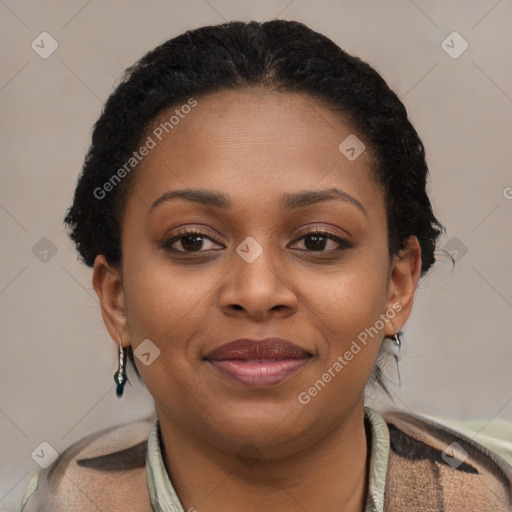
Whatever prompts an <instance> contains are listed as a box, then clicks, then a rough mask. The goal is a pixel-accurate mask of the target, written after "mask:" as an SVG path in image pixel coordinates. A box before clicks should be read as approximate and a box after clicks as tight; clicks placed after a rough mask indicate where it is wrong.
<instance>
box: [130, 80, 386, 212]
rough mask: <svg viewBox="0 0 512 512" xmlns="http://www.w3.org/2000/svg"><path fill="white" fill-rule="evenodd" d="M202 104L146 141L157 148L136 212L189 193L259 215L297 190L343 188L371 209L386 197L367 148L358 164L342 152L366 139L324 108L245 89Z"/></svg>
mask: <svg viewBox="0 0 512 512" xmlns="http://www.w3.org/2000/svg"><path fill="white" fill-rule="evenodd" d="M196 101H197V104H196V105H195V106H194V107H193V108H181V107H180V105H177V106H174V107H172V108H170V109H168V110H167V111H166V112H165V113H163V114H162V115H160V116H159V117H158V119H156V120H155V121H154V122H153V123H152V124H151V126H150V127H149V128H148V130H147V132H146V134H145V137H144V140H147V138H151V140H152V144H151V145H152V146H153V147H152V149H151V150H150V151H149V153H148V154H147V156H145V157H144V159H143V160H142V161H141V162H140V164H139V165H138V167H137V170H136V174H137V176H136V179H135V183H134V187H133V189H132V193H131V194H130V196H132V197H130V199H129V203H130V202H131V203H132V207H136V208H138V209H139V208H144V209H146V210H147V209H148V208H149V207H150V206H151V204H152V202H153V201H154V200H155V199H156V198H157V197H158V196H159V195H161V194H163V193H165V192H167V191H169V190H175V189H185V188H204V189H210V190H220V191H224V192H230V195H231V197H233V198H234V199H235V200H238V206H246V207H257V208H259V209H261V208H264V207H265V206H269V207H270V206H271V203H275V201H276V198H278V197H280V196H282V195H284V194H285V193H289V192H292V191H294V190H305V189H307V190H314V189H317V188H318V189H326V188H329V187H337V188H342V189H343V190H344V191H345V192H347V193H349V194H351V195H353V196H356V197H360V198H364V197H366V200H367V201H369V202H370V203H375V200H371V197H372V196H375V195H376V194H377V195H382V194H381V190H380V187H378V186H377V184H376V180H375V176H374V171H373V169H372V155H371V150H370V148H369V147H368V145H366V147H365V149H364V151H363V152H362V153H361V154H360V155H359V156H358V157H357V158H356V159H353V160H350V159H349V158H347V156H346V154H345V153H343V152H342V151H340V148H339V146H340V143H342V142H343V141H345V140H347V137H349V139H348V140H353V139H351V138H353V137H357V139H354V140H356V141H357V140H359V141H360V142H361V144H363V136H362V135H361V134H360V133H358V132H357V131H356V130H355V128H354V127H353V126H351V124H350V123H348V121H347V120H346V119H344V117H343V116H342V115H341V114H340V113H338V112H334V111H332V110H330V109H329V108H328V107H327V106H326V105H325V104H324V103H322V102H321V101H320V100H317V99H316V98H313V97H311V96H309V95H306V94H300V93H283V92H271V91H268V90H263V89H242V90H231V91H222V92H216V93H213V94H209V95H207V96H202V97H198V98H196ZM171 118H172V119H171ZM361 147H362V145H361ZM361 147H358V148H357V149H358V150H360V149H361ZM374 199H375V198H374ZM377 206H379V205H378V201H377Z"/></svg>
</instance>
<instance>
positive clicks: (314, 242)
mask: <svg viewBox="0 0 512 512" xmlns="http://www.w3.org/2000/svg"><path fill="white" fill-rule="evenodd" d="M302 239H304V241H305V242H304V245H305V247H306V250H307V251H313V252H330V251H336V250H341V249H348V248H350V247H352V244H351V243H350V242H348V241H347V240H345V239H343V238H340V237H339V236H337V235H335V234H333V233H330V232H329V231H325V230H322V229H318V228H316V229H313V230H311V231H308V232H307V233H305V234H303V235H302V236H301V237H300V238H299V239H298V240H302ZM329 241H332V242H336V244H337V245H338V247H331V248H330V249H328V250H327V251H326V250H324V249H325V247H326V244H327V243H328V242H329ZM331 245H332V244H331Z"/></svg>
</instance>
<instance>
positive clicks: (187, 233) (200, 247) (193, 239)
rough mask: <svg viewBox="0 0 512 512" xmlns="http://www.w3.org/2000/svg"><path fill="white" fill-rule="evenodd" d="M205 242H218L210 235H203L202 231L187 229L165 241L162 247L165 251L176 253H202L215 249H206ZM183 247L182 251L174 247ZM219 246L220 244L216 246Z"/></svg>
mask: <svg viewBox="0 0 512 512" xmlns="http://www.w3.org/2000/svg"><path fill="white" fill-rule="evenodd" d="M205 240H209V241H210V242H213V243H215V244H216V242H215V241H214V240H213V239H212V238H210V237H209V236H208V235H206V234H205V233H203V232H202V231H197V230H194V229H187V230H184V231H182V232H181V233H179V234H177V235H175V236H173V237H172V238H170V239H168V240H165V241H164V242H163V243H162V244H161V247H162V248H163V249H166V250H169V251H175V252H182V253H187V252H201V251H211V250H213V247H206V248H205V247H204V245H205ZM175 244H176V245H178V247H179V246H180V245H181V247H182V249H178V248H176V247H173V246H174V245H175ZM216 245H218V244H216Z"/></svg>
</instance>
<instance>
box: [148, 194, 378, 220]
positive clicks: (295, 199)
mask: <svg viewBox="0 0 512 512" xmlns="http://www.w3.org/2000/svg"><path fill="white" fill-rule="evenodd" d="M173 199H184V200H186V201H190V202H192V203H198V204H202V205H204V206H212V207H215V208H221V209H223V210H227V209H229V208H232V207H233V202H232V201H231V199H230V198H229V197H228V196H226V195H224V194H222V193H221V192H214V191H211V190H202V189H184V190H172V191H169V192H166V193H165V194H163V195H161V196H160V197H159V198H158V199H157V200H156V201H155V202H154V203H153V204H152V205H151V207H150V208H149V211H148V214H149V213H150V212H151V211H152V210H153V209H154V208H156V207H157V206H158V205H159V204H162V203H164V202H166V201H171V200H173ZM333 199H338V200H341V201H345V202H348V203H351V204H353V205H355V206H357V208H359V210H361V211H362V212H363V213H364V214H365V215H366V216H368V213H367V211H366V210H365V208H364V206H363V205H362V204H361V202H360V201H358V200H357V199H356V198H355V197H353V196H351V195H350V194H349V193H347V192H344V191H342V190H339V189H337V188H334V187H333V188H329V189H325V190H301V191H299V192H294V193H293V194H284V195H283V196H281V200H280V204H281V207H282V208H284V209H285V210H295V209H297V208H304V207H306V206H310V205H312V204H316V203H320V202H323V201H330V200H333Z"/></svg>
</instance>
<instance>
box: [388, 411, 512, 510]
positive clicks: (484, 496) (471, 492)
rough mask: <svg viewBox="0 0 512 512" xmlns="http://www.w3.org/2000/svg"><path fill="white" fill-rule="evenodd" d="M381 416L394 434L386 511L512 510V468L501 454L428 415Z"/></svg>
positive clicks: (395, 412)
mask: <svg viewBox="0 0 512 512" xmlns="http://www.w3.org/2000/svg"><path fill="white" fill-rule="evenodd" d="M380 414H381V416H382V417H383V418H384V420H385V421H386V423H387V425H388V429H389V433H390V452H389V461H388V474H387V478H386V488H385V507H384V510H385V512H406V511H407V512H411V511H414V512H469V511H474V512H510V511H512V468H511V467H510V466H509V465H508V464H507V463H506V462H505V461H504V460H502V459H501V458H500V457H499V456H497V455H496V454H494V453H492V452H491V451H489V450H487V448H485V447H483V446H481V445H480V444H478V443H476V442H475V441H472V440H471V439H469V438H467V437H466V436H464V435H462V434H460V433H458V432H455V431H453V430H451V429H449V428H447V427H445V426H441V425H439V424H437V423H434V422H431V421H430V420H427V419H425V418H420V417H418V416H415V415H413V414H408V413H405V412H398V411H390V412H387V413H382V412H381V413H380ZM452 443H457V445H455V448H454V451H452V450H451V449H448V452H447V453H445V455H444V456H443V453H444V451H445V449H447V448H448V447H449V446H450V445H451V446H453V445H452ZM459 446H460V448H462V450H463V451H461V449H460V448H459ZM466 453H467V456H466ZM450 455H454V457H451V456H450Z"/></svg>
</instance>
